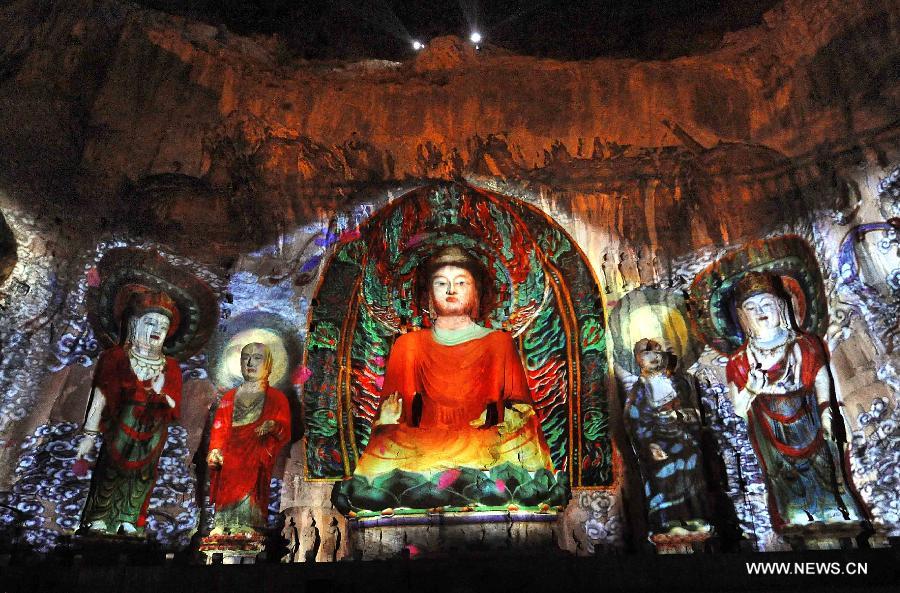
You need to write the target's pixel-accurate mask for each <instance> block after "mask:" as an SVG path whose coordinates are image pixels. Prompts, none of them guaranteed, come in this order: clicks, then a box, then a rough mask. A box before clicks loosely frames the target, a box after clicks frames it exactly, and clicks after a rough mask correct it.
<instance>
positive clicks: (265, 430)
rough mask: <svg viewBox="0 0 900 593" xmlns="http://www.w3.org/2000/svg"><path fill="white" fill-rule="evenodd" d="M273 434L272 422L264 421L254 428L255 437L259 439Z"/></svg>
mask: <svg viewBox="0 0 900 593" xmlns="http://www.w3.org/2000/svg"><path fill="white" fill-rule="evenodd" d="M272 432H275V421H274V420H266V421H265V422H263V423H262V424H260V425H259V426H257V427H256V436H257V437H259V438H263V437H265V436H267V435H269V434H270V433H272Z"/></svg>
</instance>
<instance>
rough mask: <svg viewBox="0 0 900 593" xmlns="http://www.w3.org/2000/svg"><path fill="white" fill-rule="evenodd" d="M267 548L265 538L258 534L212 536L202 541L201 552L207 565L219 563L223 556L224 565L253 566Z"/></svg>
mask: <svg viewBox="0 0 900 593" xmlns="http://www.w3.org/2000/svg"><path fill="white" fill-rule="evenodd" d="M265 547H266V540H265V537H264V536H262V535H260V534H258V533H254V534H249V533H248V534H236V535H210V536H207V537H204V538H203V539H201V540H200V548H199V549H200V551H201V552H203V554H204V556H205V557H206V563H207V564H213V563H214V562H217V559H216V555H217V554H221V555H222V556H221V558H222V563H223V564H253V563H255V562H256V556H257V555H258V554H259V553H260V552H262V551H263V550H264V549H265Z"/></svg>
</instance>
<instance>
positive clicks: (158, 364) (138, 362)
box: [128, 348, 166, 381]
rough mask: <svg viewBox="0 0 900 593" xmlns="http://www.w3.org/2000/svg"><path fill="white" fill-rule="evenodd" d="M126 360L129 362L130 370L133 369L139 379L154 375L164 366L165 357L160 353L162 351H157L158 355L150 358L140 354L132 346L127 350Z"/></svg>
mask: <svg viewBox="0 0 900 593" xmlns="http://www.w3.org/2000/svg"><path fill="white" fill-rule="evenodd" d="M128 360H129V362H130V363H131V370H132V371H134V374H135V376H137V378H138V379H140V380H141V381H146V380H148V379H150V378H152V377H155V376H156V375H158V374H159V372H160V371H161V370H162V369H163V367H164V366H166V358H165V356H163V355H162V352H160V353H159V355H158V357H155V358H150V357H148V356H142V355H140V354H138V353H137V352H135V349H134V348H130V349H129V350H128Z"/></svg>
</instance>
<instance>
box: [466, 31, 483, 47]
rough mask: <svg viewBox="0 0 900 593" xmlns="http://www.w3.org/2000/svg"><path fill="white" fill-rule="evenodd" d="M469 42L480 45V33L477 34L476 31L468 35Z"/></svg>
mask: <svg viewBox="0 0 900 593" xmlns="http://www.w3.org/2000/svg"><path fill="white" fill-rule="evenodd" d="M469 41H471V42H472V43H474V44H475V45H478V44H479V43H481V33H479V32H478V31H474V32H473V33H472V34H471V35H469Z"/></svg>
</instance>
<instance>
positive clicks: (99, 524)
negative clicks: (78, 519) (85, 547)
mask: <svg viewBox="0 0 900 593" xmlns="http://www.w3.org/2000/svg"><path fill="white" fill-rule="evenodd" d="M88 530H90V531H102V532H103V533H106V531H107V530H106V521H101V520H100V519H98V520H96V521H91V522H90V523H89V524H88Z"/></svg>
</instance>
